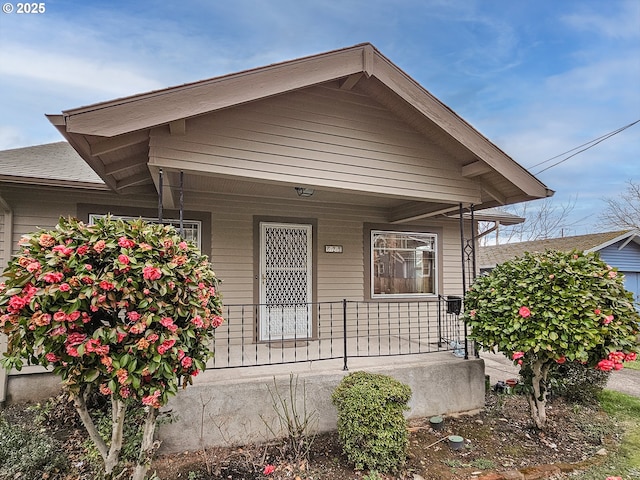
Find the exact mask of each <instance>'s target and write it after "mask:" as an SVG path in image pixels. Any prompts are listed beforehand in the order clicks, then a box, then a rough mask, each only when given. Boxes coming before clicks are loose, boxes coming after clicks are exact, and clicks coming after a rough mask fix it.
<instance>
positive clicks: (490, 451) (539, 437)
mask: <svg viewBox="0 0 640 480" xmlns="http://www.w3.org/2000/svg"><path fill="white" fill-rule="evenodd" d="M24 407H25V406H24V405H23V406H20V405H16V406H12V407H9V408H8V409H6V410H5V411H4V412H3V414H4V415H5V416H6V417H7V418H8V419H9V421H10V422H20V423H25V424H27V425H31V426H33V425H34V424H36V423H37V422H36V421H35V418H34V416H35V415H37V412H34V411H33V409H26V408H24ZM74 415H75V412H74V410H73V409H67V410H66V411H65V412H60V413H58V414H54V413H53V412H52V413H51V414H49V415H47V416H46V420H45V421H44V423H43V422H42V418H41V419H40V424H39V425H38V429H39V430H40V431H46V432H48V433H49V434H50V435H51V436H53V437H55V438H57V439H58V440H59V441H61V442H63V445H64V446H63V448H64V450H65V451H66V452H68V456H69V459H70V464H71V465H72V470H71V471H70V472H68V473H67V474H65V475H64V476H62V477H60V478H63V479H64V480H89V479H94V478H96V477H95V474H94V473H93V472H92V471H91V467H90V465H89V464H88V463H87V462H86V460H83V448H82V441H83V440H84V438H85V437H86V435H85V434H84V432H83V430H82V427H81V425H80V423H79V420H78V419H77V418H75V419H74V418H73V416H74ZM548 416H549V420H548V423H549V424H548V428H547V430H546V432H544V433H541V432H538V431H536V430H535V429H534V428H532V425H531V421H530V418H529V414H528V405H527V403H526V400H525V399H524V397H520V396H514V395H503V394H495V393H490V394H488V395H487V401H486V406H485V409H484V410H483V411H482V412H481V413H479V414H477V415H474V416H461V417H458V418H453V417H445V419H444V425H445V428H444V429H443V430H441V431H434V430H433V429H432V428H431V427H430V426H429V421H428V419H418V420H413V421H411V422H409V423H410V429H409V430H410V446H409V452H408V459H407V463H406V465H405V467H404V468H403V469H402V471H401V472H398V473H397V474H396V475H395V476H387V477H375V476H372V475H370V474H369V472H358V471H355V470H354V469H353V468H352V467H351V466H350V465H349V464H348V462H347V460H346V459H345V458H344V456H343V455H342V453H341V449H340V445H339V442H338V439H337V435H336V433H335V432H333V433H327V434H320V435H317V436H316V437H315V439H314V441H313V443H312V448H311V452H310V454H309V459H308V461H303V462H294V461H292V460H291V459H290V458H287V455H286V452H283V449H282V447H281V446H280V445H277V444H272V445H248V446H243V447H234V448H232V447H229V448H210V449H207V450H206V451H204V450H201V451H195V452H183V453H178V454H173V455H166V456H161V457H158V458H156V459H155V460H154V462H153V464H152V466H151V470H150V474H152V473H154V472H155V474H156V477H155V478H158V479H161V480H174V479H187V480H228V479H231V480H256V479H266V478H272V479H293V480H356V479H362V480H374V479H376V478H385V479H389V480H390V479H402V480H405V479H409V480H414V479H420V478H423V479H426V480H431V479H433V480H436V479H438V480H454V479H455V480H460V479H471V478H477V477H478V476H479V475H481V474H483V473H486V472H489V471H500V470H510V469H516V468H522V467H526V466H531V465H540V464H550V463H573V464H576V463H579V462H585V461H586V463H587V464H588V463H589V462H592V461H597V460H598V459H602V458H603V457H602V455H601V454H602V453H603V452H604V451H605V450H608V451H611V449H614V448H615V446H616V444H617V442H618V440H619V439H618V438H617V428H616V425H614V424H612V423H611V421H610V420H609V419H608V418H607V417H606V415H604V414H603V413H602V412H600V411H599V410H597V409H596V408H595V407H587V406H579V405H571V404H567V403H565V402H564V401H563V400H562V399H560V398H558V399H554V400H552V401H551V404H550V407H549V409H548ZM41 417H42V415H41ZM449 435H458V436H461V437H463V438H464V448H462V449H461V450H453V449H452V448H450V447H449V445H448V440H447V438H448V436H449ZM603 449H604V450H603ZM597 452H599V454H598V453H597ZM267 465H273V466H274V467H275V470H274V471H273V472H272V473H270V474H269V475H265V474H264V473H263V472H264V469H265V466H267Z"/></svg>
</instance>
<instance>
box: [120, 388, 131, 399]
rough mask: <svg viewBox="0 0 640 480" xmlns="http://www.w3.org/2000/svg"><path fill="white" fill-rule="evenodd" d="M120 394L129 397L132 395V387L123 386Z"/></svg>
mask: <svg viewBox="0 0 640 480" xmlns="http://www.w3.org/2000/svg"><path fill="white" fill-rule="evenodd" d="M120 396H121V397H122V398H129V397H130V396H131V389H130V388H129V387H122V388H121V389H120Z"/></svg>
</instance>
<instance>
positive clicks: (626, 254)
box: [599, 240, 640, 272]
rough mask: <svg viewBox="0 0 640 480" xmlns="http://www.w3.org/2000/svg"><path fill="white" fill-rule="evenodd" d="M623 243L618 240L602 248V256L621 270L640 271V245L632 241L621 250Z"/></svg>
mask: <svg viewBox="0 0 640 480" xmlns="http://www.w3.org/2000/svg"><path fill="white" fill-rule="evenodd" d="M625 241H626V240H625ZM622 243H623V242H618V243H615V244H613V245H609V246H608V247H606V248H603V249H602V250H600V252H599V253H600V258H601V259H602V260H603V261H605V262H607V263H608V264H609V265H611V266H612V267H616V268H617V269H618V270H620V271H623V272H640V245H638V244H637V243H635V242H630V243H629V244H628V245H627V246H625V247H624V248H623V249H622V250H619V248H620V246H621V245H622Z"/></svg>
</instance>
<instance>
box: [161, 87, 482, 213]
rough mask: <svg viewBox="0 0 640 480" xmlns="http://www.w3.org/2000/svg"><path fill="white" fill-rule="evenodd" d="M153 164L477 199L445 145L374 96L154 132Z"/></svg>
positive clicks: (219, 116)
mask: <svg viewBox="0 0 640 480" xmlns="http://www.w3.org/2000/svg"><path fill="white" fill-rule="evenodd" d="M150 164H152V165H157V166H163V167H167V168H180V169H183V170H185V171H195V172H203V173H208V174H211V175H220V176H232V177H241V178H258V179H261V180H264V181H273V182H285V183H291V184H303V185H313V186H317V187H326V188H336V189H343V190H349V191H363V192H370V193H377V194H386V195H393V196H395V197H398V198H406V199H422V200H438V201H445V202H447V201H449V202H459V201H463V202H478V201H479V199H480V189H479V186H478V184H477V183H475V182H474V181H473V180H470V179H465V178H462V177H461V175H460V171H461V166H460V165H459V164H458V163H457V162H456V161H454V160H453V159H452V158H451V157H450V156H449V155H448V154H447V153H445V152H444V151H443V150H442V149H441V148H439V147H438V146H436V145H434V144H431V143H429V142H428V141H427V140H426V139H425V138H424V137H423V136H421V135H419V134H418V133H417V132H416V131H415V130H413V129H412V128H411V127H409V126H408V125H406V124H405V123H403V122H402V121H400V120H399V119H398V118H397V117H396V116H394V115H393V114H392V113H391V112H389V111H388V110H387V109H385V108H383V107H381V106H380V105H379V104H377V103H375V102H374V101H372V100H371V99H370V98H369V97H367V96H364V95H360V94H357V93H355V92H348V91H341V90H339V89H337V88H329V87H313V88H309V89H305V90H303V91H299V92H294V93H290V94H288V95H283V96H280V97H276V98H271V99H267V100H262V101H260V102H256V103H251V104H247V105H243V106H239V107H236V108H234V109H232V110H229V111H223V112H218V113H215V114H209V115H205V116H202V117H199V118H194V119H190V120H188V121H187V132H186V135H174V136H172V135H170V133H169V132H168V131H166V130H164V129H157V130H154V131H153V132H152V134H151V141H150Z"/></svg>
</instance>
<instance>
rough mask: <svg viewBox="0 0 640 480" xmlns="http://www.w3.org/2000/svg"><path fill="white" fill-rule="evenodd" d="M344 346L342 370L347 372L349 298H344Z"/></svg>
mask: <svg viewBox="0 0 640 480" xmlns="http://www.w3.org/2000/svg"><path fill="white" fill-rule="evenodd" d="M342 348H343V359H344V366H343V367H342V370H344V371H345V372H346V371H347V370H349V367H348V366H347V299H346V298H343V299H342Z"/></svg>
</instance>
